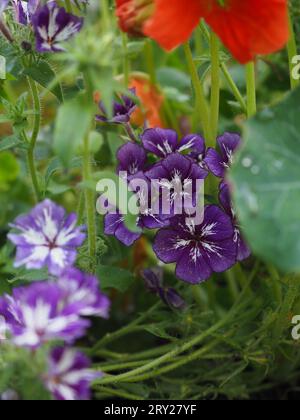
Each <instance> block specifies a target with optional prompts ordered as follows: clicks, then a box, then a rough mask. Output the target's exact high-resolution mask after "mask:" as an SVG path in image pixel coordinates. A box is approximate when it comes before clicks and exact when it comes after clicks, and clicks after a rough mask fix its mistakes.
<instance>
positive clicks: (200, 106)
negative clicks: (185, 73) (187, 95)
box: [184, 42, 214, 146]
mask: <svg viewBox="0 0 300 420" xmlns="http://www.w3.org/2000/svg"><path fill="white" fill-rule="evenodd" d="M184 52H185V56H186V60H187V64H188V68H189V72H190V75H191V79H192V83H193V86H194V89H195V95H196V112H197V114H198V116H199V120H200V121H201V122H202V126H203V131H204V136H205V138H206V140H207V142H208V145H210V146H214V138H213V135H212V132H211V129H210V122H209V111H208V106H207V102H206V99H205V95H204V91H203V87H202V83H201V80H200V78H199V75H198V71H197V68H196V65H195V63H194V60H193V54H192V51H191V47H190V44H189V42H186V43H185V44H184Z"/></svg>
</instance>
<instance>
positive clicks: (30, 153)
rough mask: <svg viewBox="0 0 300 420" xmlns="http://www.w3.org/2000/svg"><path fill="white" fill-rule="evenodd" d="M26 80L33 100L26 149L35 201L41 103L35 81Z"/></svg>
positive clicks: (38, 195) (37, 185) (37, 188)
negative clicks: (30, 128) (32, 116)
mask: <svg viewBox="0 0 300 420" xmlns="http://www.w3.org/2000/svg"><path fill="white" fill-rule="evenodd" d="M27 82H28V85H29V87H30V91H31V96H32V102H33V109H34V122H33V130H32V134H31V138H30V141H29V147H28V150H27V162H28V169H29V173H30V176H31V180H32V185H33V190H34V194H35V198H36V201H38V200H39V198H40V188H39V182H38V177H37V171H36V167H35V146H36V142H37V138H38V135H39V131H40V125H41V103H40V98H39V92H38V89H37V85H36V83H35V82H34V81H32V80H31V79H30V78H29V77H27Z"/></svg>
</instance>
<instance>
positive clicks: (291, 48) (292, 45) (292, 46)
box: [287, 14, 300, 89]
mask: <svg viewBox="0 0 300 420" xmlns="http://www.w3.org/2000/svg"><path fill="white" fill-rule="evenodd" d="M289 29H290V39H289V42H288V44H287V51H288V57H289V69H290V79H291V88H292V89H295V88H296V87H297V86H298V85H299V82H300V81H299V80H297V79H294V77H293V66H294V63H293V58H294V57H295V56H296V55H297V54H298V52H297V43H296V36H295V31H294V24H293V20H292V16H291V14H290V15H289Z"/></svg>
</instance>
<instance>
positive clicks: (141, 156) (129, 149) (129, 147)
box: [117, 143, 147, 175]
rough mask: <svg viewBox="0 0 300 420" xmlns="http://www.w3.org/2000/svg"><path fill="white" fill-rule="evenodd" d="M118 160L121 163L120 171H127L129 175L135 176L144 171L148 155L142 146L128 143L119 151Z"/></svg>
mask: <svg viewBox="0 0 300 420" xmlns="http://www.w3.org/2000/svg"><path fill="white" fill-rule="evenodd" d="M117 159H118V160H119V162H120V165H119V171H127V172H128V174H129V175H135V174H136V173H137V172H139V171H142V170H143V169H144V167H145V163H146V160H147V155H146V152H145V150H144V149H143V148H142V147H141V146H139V145H137V144H135V143H126V144H124V146H122V147H121V148H120V149H119V150H118V152H117Z"/></svg>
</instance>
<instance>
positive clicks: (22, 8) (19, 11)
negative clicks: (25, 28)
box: [13, 0, 40, 25]
mask: <svg viewBox="0 0 300 420" xmlns="http://www.w3.org/2000/svg"><path fill="white" fill-rule="evenodd" d="M13 5H14V9H15V16H16V21H17V22H18V23H21V24H22V25H28V24H30V23H31V20H32V17H33V15H34V14H35V12H36V11H37V9H38V7H39V5H40V0H28V2H27V1H22V0H13Z"/></svg>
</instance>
